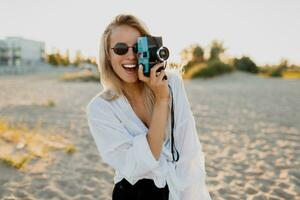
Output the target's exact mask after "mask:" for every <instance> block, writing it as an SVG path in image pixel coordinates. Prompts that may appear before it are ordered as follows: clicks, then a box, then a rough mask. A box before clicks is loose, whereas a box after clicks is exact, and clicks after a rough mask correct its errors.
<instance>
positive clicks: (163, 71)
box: [157, 70, 166, 82]
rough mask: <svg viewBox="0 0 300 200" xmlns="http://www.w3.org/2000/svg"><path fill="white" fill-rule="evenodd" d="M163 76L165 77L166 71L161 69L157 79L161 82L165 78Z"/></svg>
mask: <svg viewBox="0 0 300 200" xmlns="http://www.w3.org/2000/svg"><path fill="white" fill-rule="evenodd" d="M164 77H166V72H165V70H161V72H160V74H159V75H158V77H157V79H158V80H159V81H160V82H163V81H165V80H166V79H165V78H164Z"/></svg>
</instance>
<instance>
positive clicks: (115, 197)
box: [112, 179, 169, 200]
mask: <svg viewBox="0 0 300 200" xmlns="http://www.w3.org/2000/svg"><path fill="white" fill-rule="evenodd" d="M168 199H169V188H168V185H166V186H165V187H164V188H158V187H156V186H155V184H154V181H153V180H152V179H141V180H139V181H138V182H136V183H135V184H134V185H131V184H130V183H129V182H128V181H127V180H126V179H122V180H121V181H120V182H118V183H117V184H116V185H115V187H114V190H113V194H112V200H168Z"/></svg>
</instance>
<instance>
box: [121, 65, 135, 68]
mask: <svg viewBox="0 0 300 200" xmlns="http://www.w3.org/2000/svg"><path fill="white" fill-rule="evenodd" d="M123 67H125V68H135V67H136V64H124V65H123Z"/></svg>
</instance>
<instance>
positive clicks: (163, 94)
mask: <svg viewBox="0 0 300 200" xmlns="http://www.w3.org/2000/svg"><path fill="white" fill-rule="evenodd" d="M163 66H164V63H158V64H156V65H154V66H153V67H152V68H151V69H150V77H147V76H145V75H144V73H143V65H139V70H138V76H139V80H141V81H143V82H145V83H146V84H147V85H148V86H149V87H150V88H151V90H152V91H153V92H154V94H155V98H156V101H167V102H168V101H169V87H168V80H166V79H164V76H166V73H165V70H161V71H160V72H156V71H157V70H158V69H159V68H160V67H163Z"/></svg>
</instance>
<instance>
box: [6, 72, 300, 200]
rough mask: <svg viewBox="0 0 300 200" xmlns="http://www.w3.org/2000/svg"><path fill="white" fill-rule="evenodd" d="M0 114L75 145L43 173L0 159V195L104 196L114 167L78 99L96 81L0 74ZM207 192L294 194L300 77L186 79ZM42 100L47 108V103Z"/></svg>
mask: <svg viewBox="0 0 300 200" xmlns="http://www.w3.org/2000/svg"><path fill="white" fill-rule="evenodd" d="M0 85H1V90H0V115H1V117H4V118H6V119H7V120H9V121H11V122H25V123H26V124H27V125H28V126H31V127H33V126H35V125H36V124H37V123H38V122H39V123H41V125H42V127H44V128H48V129H51V130H52V131H54V132H55V131H56V132H57V133H61V134H63V135H64V136H65V137H67V138H69V139H70V140H71V141H72V142H73V143H74V144H75V145H76V147H77V152H76V153H75V154H73V155H66V154H63V153H59V154H58V155H57V159H56V160H55V162H54V163H53V164H52V165H51V166H50V167H48V169H47V171H45V172H44V173H35V174H33V173H32V174H30V173H22V172H18V171H16V170H14V169H11V168H9V167H7V166H5V165H3V164H2V163H0V199H101V200H102V199H103V200H108V199H110V198H111V197H110V196H111V192H112V187H113V181H112V178H113V171H112V169H111V168H110V167H108V166H107V165H105V164H103V163H102V161H101V159H100V158H99V156H98V153H97V150H96V146H95V144H94V142H93V140H92V137H91V135H90V133H89V130H88V125H87V122H86V118H85V106H86V104H87V103H88V102H89V100H90V99H91V98H92V97H93V96H94V95H95V94H96V93H97V92H98V91H100V90H101V86H100V84H98V83H91V82H90V83H82V82H61V81H59V80H58V79H57V74H47V75H45V74H44V75H43V74H38V75H37V74H36V75H22V76H1V77H0ZM185 85H186V91H187V93H188V97H189V99H190V101H191V107H192V109H193V112H194V115H195V117H196V122H197V129H198V132H199V136H200V140H201V142H202V145H203V150H204V153H205V156H206V170H207V176H208V177H207V184H208V188H209V191H210V193H211V195H212V197H213V198H214V199H256V200H260V199H274V200H275V199H300V89H299V88H300V81H299V80H280V79H264V78H260V77H256V76H251V75H247V74H243V73H234V74H231V75H226V76H221V77H218V78H213V79H210V80H193V81H186V82H185ZM48 101H53V102H54V103H55V106H54V107H46V106H43V104H46V103H47V102H48Z"/></svg>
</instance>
